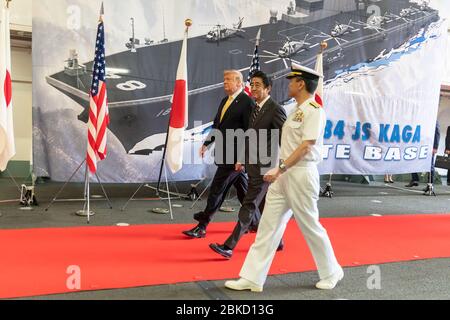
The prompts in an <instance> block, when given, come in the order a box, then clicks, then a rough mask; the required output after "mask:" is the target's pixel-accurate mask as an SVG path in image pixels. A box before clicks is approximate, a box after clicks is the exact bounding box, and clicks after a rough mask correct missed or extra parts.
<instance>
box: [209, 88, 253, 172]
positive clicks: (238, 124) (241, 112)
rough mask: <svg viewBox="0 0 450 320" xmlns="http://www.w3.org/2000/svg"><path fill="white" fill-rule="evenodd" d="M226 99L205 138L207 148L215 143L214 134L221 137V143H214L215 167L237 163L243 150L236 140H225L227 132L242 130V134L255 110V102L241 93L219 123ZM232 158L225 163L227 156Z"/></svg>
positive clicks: (221, 103) (223, 100) (231, 165)
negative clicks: (238, 156)
mask: <svg viewBox="0 0 450 320" xmlns="http://www.w3.org/2000/svg"><path fill="white" fill-rule="evenodd" d="M227 100H228V97H225V98H223V99H222V101H221V102H220V106H219V110H218V111H217V114H216V117H215V118H214V123H213V126H212V129H213V130H212V131H211V133H210V134H209V135H208V137H207V138H206V140H205V142H204V145H205V146H209V145H210V144H211V143H213V142H219V141H216V140H217V139H216V136H215V135H216V134H220V135H221V137H222V139H223V140H222V139H221V140H222V141H223V143H216V149H215V153H214V158H215V162H216V165H218V166H226V167H227V166H229V167H234V165H235V163H236V162H237V155H238V152H240V150H241V149H243V147H244V146H243V144H242V145H241V144H239V141H238V140H237V139H231V141H228V140H229V139H227V130H232V131H235V130H238V129H242V130H243V131H244V132H245V131H247V129H248V123H249V120H250V115H251V114H252V112H253V109H254V108H255V102H254V101H253V99H252V98H250V97H249V96H247V94H245V92H243V91H242V92H241V93H240V94H239V95H238V96H237V97H236V99H234V101H233V102H232V104H231V106H230V107H229V108H228V110H227V112H226V113H225V115H224V117H223V120H222V122H220V116H221V115H222V109H223V107H224V106H225V103H226V102H227ZM232 154H233V155H234V156H233V157H232V159H231V160H232V161H226V160H227V159H226V158H227V155H229V156H231V155H232Z"/></svg>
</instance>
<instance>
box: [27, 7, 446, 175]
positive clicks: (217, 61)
mask: <svg viewBox="0 0 450 320" xmlns="http://www.w3.org/2000/svg"><path fill="white" fill-rule="evenodd" d="M100 6H101V1H100V0H99V1H86V0H58V1H56V0H40V1H34V2H33V146H34V156H33V163H34V170H35V172H36V174H37V175H38V176H48V177H51V178H52V179H53V180H59V181H65V180H67V179H68V178H69V177H70V176H71V175H72V173H73V171H74V170H75V169H76V168H77V167H78V166H79V165H80V163H81V162H82V161H83V160H84V156H85V154H86V145H87V142H86V139H87V120H88V114H89V113H88V111H89V109H88V107H89V88H90V87H91V83H92V74H93V65H92V64H93V63H92V58H93V56H94V50H95V38H96V26H97V20H98V13H99V8H100ZM186 18H190V19H192V21H193V25H192V27H191V28H190V30H189V39H188V42H187V43H188V45H187V74H188V79H187V83H188V84H189V85H188V90H189V93H188V95H189V97H188V99H189V101H188V105H189V114H188V127H187V130H186V134H185V143H184V164H183V168H182V169H181V170H180V171H179V172H178V173H176V174H175V175H170V174H169V177H168V178H169V179H170V180H191V179H200V178H203V177H207V176H211V174H212V173H213V172H214V170H215V166H214V164H212V162H213V161H212V160H211V157H210V155H209V158H207V162H208V163H209V164H205V163H202V161H201V159H199V157H198V149H199V147H200V145H201V144H202V141H203V139H204V138H205V136H206V135H207V134H208V132H209V129H210V126H211V121H212V119H213V118H214V116H215V114H216V112H217V108H218V106H219V103H220V101H221V100H222V98H223V97H224V95H225V94H224V92H223V88H222V87H223V85H222V82H223V71H224V70H225V69H237V70H240V71H242V73H243V75H244V78H246V77H247V75H248V72H249V68H250V64H251V62H252V56H253V53H254V49H255V43H256V39H255V38H256V35H257V34H258V32H259V31H260V30H261V41H260V45H259V59H260V66H261V70H262V71H264V72H266V73H267V74H269V75H270V76H271V77H272V79H273V83H274V84H273V88H272V97H273V98H274V99H275V100H276V101H278V102H280V103H282V104H285V105H286V109H287V110H288V111H289V110H291V106H290V105H289V99H288V97H287V83H288V82H287V80H286V79H285V75H286V74H287V73H289V71H290V65H291V62H295V63H298V64H302V65H306V66H308V67H312V68H314V65H315V62H316V57H317V54H318V52H319V49H320V43H321V42H322V41H326V42H327V44H328V48H327V49H326V50H325V52H324V60H323V67H324V75H325V90H324V104H325V106H324V108H325V110H326V113H327V116H328V122H327V128H326V132H325V137H324V138H325V140H324V142H325V146H324V156H325V160H324V162H323V163H322V164H321V167H320V170H321V172H322V173H323V174H325V173H347V174H384V173H406V172H415V171H422V170H423V171H427V170H428V167H429V164H430V163H431V145H432V140H433V135H434V126H435V120H436V114H437V107H438V98H439V87H440V78H441V70H444V68H443V63H444V55H443V53H444V52H445V51H444V48H445V38H446V37H445V36H444V35H445V33H446V22H445V21H442V20H441V19H440V17H439V12H438V11H437V10H435V9H434V8H432V7H430V6H429V5H428V1H421V0H418V1H409V0H389V1H388V0H377V1H371V0H361V1H354V0H321V1H314V2H311V1H306V0H296V1H295V0H282V1H272V0H260V1H253V0H231V1H230V0H211V1H204V0H185V1H178V0H154V1H144V0H141V1H138V0H136V1H129V2H126V1H121V0H109V1H106V2H105V15H104V25H105V47H106V84H107V89H108V105H109V113H110V124H109V127H108V128H109V129H108V132H107V134H108V157H107V159H106V160H104V161H102V162H101V163H100V164H99V168H98V174H99V176H100V177H101V179H102V181H105V182H142V181H155V180H157V178H158V173H159V166H160V163H161V158H162V153H163V148H164V142H165V138H166V132H167V127H168V122H169V114H170V108H171V100H172V95H173V90H174V83H175V79H176V71H177V66H178V61H179V57H180V51H181V44H182V39H183V33H184V29H185V26H184V20H185V19H186ZM75 180H78V181H83V180H84V172H83V171H82V170H80V172H78V174H77V175H76V176H75Z"/></svg>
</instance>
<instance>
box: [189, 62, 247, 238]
mask: <svg viewBox="0 0 450 320" xmlns="http://www.w3.org/2000/svg"><path fill="white" fill-rule="evenodd" d="M223 84H224V91H225V93H226V94H227V97H225V98H224V99H223V100H222V102H221V103H220V106H219V110H218V112H217V115H216V117H215V119H214V123H213V126H212V130H211V133H210V134H209V135H208V138H207V139H206V140H205V142H204V144H203V146H202V147H201V148H200V156H201V157H202V158H203V157H204V155H205V152H206V151H207V149H208V147H210V146H211V145H212V144H213V143H215V153H214V160H215V163H216V165H217V171H216V174H215V176H214V179H213V182H212V184H211V188H210V190H209V195H208V200H207V205H206V208H205V210H204V211H201V212H198V213H196V214H194V219H195V220H197V221H198V225H197V226H195V227H194V228H193V229H191V230H187V231H183V233H184V234H185V235H187V236H188V237H190V238H204V237H205V236H206V228H207V226H208V224H209V223H210V222H211V220H212V218H213V216H214V214H215V213H216V212H217V210H218V209H219V208H220V206H221V205H222V202H223V201H224V200H225V197H226V194H227V193H228V190H229V189H230V187H231V185H234V186H235V188H236V190H237V196H238V199H239V201H240V202H241V204H242V202H243V200H244V197H245V194H246V193H247V188H248V179H247V176H246V174H245V173H244V172H242V171H236V170H235V165H236V162H237V155H238V151H239V150H240V149H241V148H243V147H244V146H243V145H240V144H239V143H238V142H237V141H236V139H234V136H231V138H230V134H233V133H234V132H236V131H237V130H239V129H240V130H242V132H245V131H247V129H248V123H249V121H250V116H251V114H252V112H253V109H254V108H255V102H254V101H253V100H252V99H251V98H250V97H249V96H247V94H245V92H244V91H242V89H243V77H242V73H241V72H239V71H237V70H226V71H225V72H224V83H223Z"/></svg>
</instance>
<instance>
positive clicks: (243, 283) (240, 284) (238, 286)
mask: <svg viewBox="0 0 450 320" xmlns="http://www.w3.org/2000/svg"><path fill="white" fill-rule="evenodd" d="M225 287H226V288H228V289H231V290H237V291H242V290H250V291H252V292H262V291H263V287H262V286H258V285H257V284H255V283H253V282H251V281H248V280H245V279H243V278H240V279H239V280H236V281H235V280H230V281H227V282H225Z"/></svg>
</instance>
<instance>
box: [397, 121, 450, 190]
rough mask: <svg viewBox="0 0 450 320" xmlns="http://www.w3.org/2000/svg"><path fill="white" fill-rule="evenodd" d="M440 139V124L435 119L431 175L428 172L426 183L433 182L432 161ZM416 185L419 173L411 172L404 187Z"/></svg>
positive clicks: (427, 188)
mask: <svg viewBox="0 0 450 320" xmlns="http://www.w3.org/2000/svg"><path fill="white" fill-rule="evenodd" d="M440 139H441V131H440V125H439V122H438V121H436V127H435V131H434V141H433V155H432V156H431V169H430V173H431V177H430V173H429V174H428V180H427V183H428V182H431V183H434V174H435V170H434V162H435V157H436V153H437V151H438V149H439V140H440ZM446 142H447V141H446ZM418 185H419V174H418V173H411V181H410V182H409V184H407V185H406V186H405V187H408V188H410V187H417V186H418ZM423 191H425V192H428V191H429V187H428V186H427V187H425V189H423Z"/></svg>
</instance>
